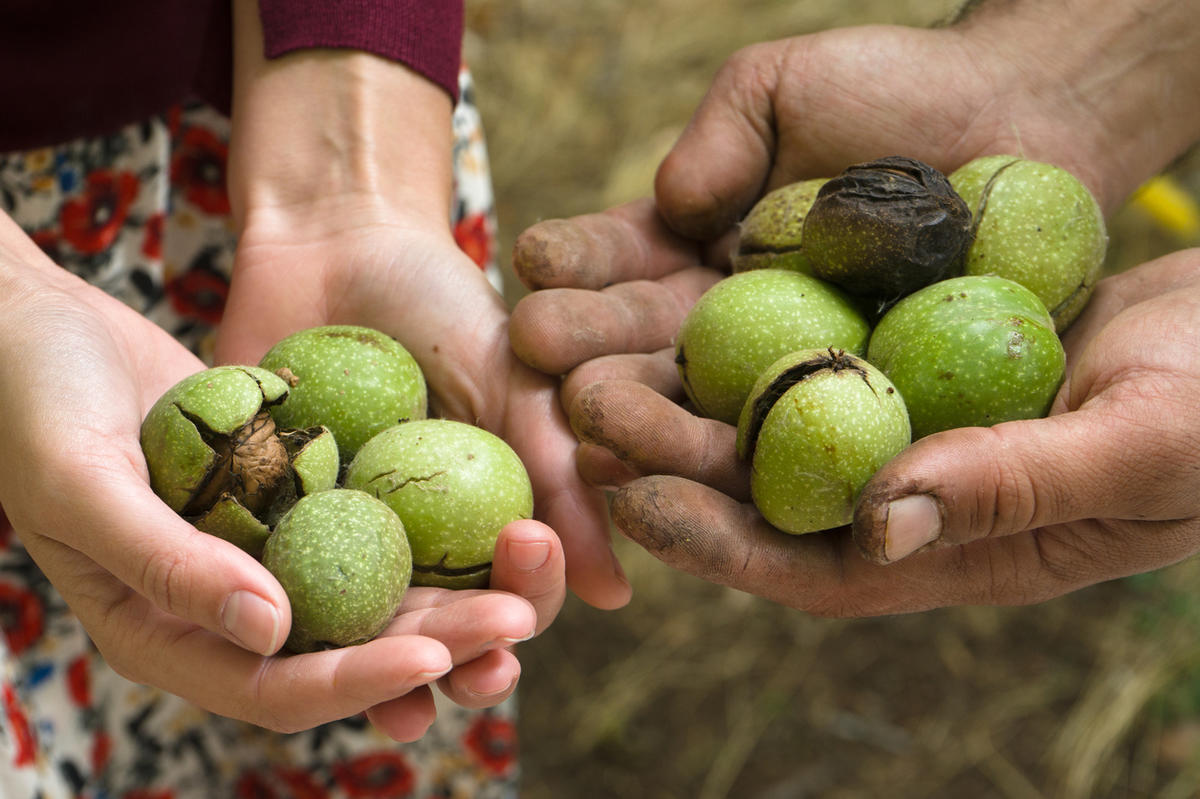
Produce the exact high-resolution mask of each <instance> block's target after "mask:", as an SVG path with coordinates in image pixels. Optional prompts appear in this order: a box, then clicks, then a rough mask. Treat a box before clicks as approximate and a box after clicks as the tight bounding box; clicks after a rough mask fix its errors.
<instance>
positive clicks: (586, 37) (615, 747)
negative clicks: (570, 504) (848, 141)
mask: <svg viewBox="0 0 1200 799" xmlns="http://www.w3.org/2000/svg"><path fill="white" fill-rule="evenodd" d="M956 6H957V0H842V1H841V2H834V1H833V0H824V1H823V2H816V1H815V0H814V1H813V2H807V3H797V2H781V1H780V0H741V2H734V1H733V0H708V1H707V2H703V3H696V2H694V0H693V2H685V1H684V0H651V1H650V2H647V3H630V2H627V1H625V0H620V1H619V0H591V2H582V1H581V0H504V1H503V2H502V1H501V0H468V2H467V10H468V27H469V34H468V42H467V48H466V53H467V56H468V60H469V62H470V63H471V65H472V68H473V71H474V72H475V77H476V81H477V83H478V86H479V102H480V107H481V109H482V110H483V114H484V118H485V124H486V126H487V131H488V139H489V147H490V150H491V158H492V167H493V177H494V180H495V185H496V193H497V200H498V216H499V222H500V228H501V231H500V232H501V240H502V254H501V257H502V259H503V258H506V257H507V253H508V251H509V250H510V248H511V243H512V240H513V238H514V237H515V236H516V234H517V233H518V232H520V230H522V229H524V228H525V227H527V226H528V225H530V224H532V223H534V222H536V221H537V220H539V219H543V218H550V217H561V216H569V215H572V214H577V213H583V212H587V211H592V210H598V209H600V208H603V207H607V206H609V205H612V204H615V203H618V202H621V201H624V200H627V199H631V198H633V197H637V196H641V195H644V194H646V193H648V192H649V190H650V186H651V180H652V177H653V172H654V168H655V166H656V164H657V162H658V159H659V158H660V157H661V155H662V154H663V153H664V152H665V151H666V149H667V148H668V147H669V146H670V144H671V142H672V141H673V140H674V137H675V136H676V134H677V133H678V131H679V130H680V129H681V128H682V126H683V125H684V124H685V123H686V121H687V119H688V117H689V116H690V114H691V111H692V109H693V108H694V107H695V105H696V103H697V102H698V101H699V99H700V97H701V96H702V94H703V92H704V90H705V88H706V87H707V85H708V82H709V80H710V79H711V77H712V75H713V73H714V72H715V71H716V69H717V67H718V66H719V65H720V64H721V63H722V62H723V61H724V60H725V58H727V57H728V55H729V54H730V53H732V52H733V51H734V50H735V49H737V48H738V47H740V46H743V45H746V44H749V43H752V42H754V41H758V40H760V39H764V38H779V37H783V36H787V35H791V34H799V33H805V32H810V31H814V30H818V29H822V28H828V27H834V26H840V25H849V24H858V23H862V22H890V23H900V24H918V25H925V24H931V23H934V22H936V21H938V20H940V19H943V18H944V17H945V16H946V15H947V14H948V13H949V12H950V11H951V10H952V9H953V8H955V7H956ZM1195 161H1196V159H1195V158H1193V159H1191V161H1189V162H1184V163H1181V164H1179V165H1177V166H1176V167H1175V168H1173V170H1172V174H1173V176H1174V177H1176V178H1177V179H1178V180H1179V182H1180V183H1181V184H1182V185H1183V186H1184V187H1185V188H1189V189H1191V190H1192V191H1193V192H1197V191H1200V178H1198V176H1200V164H1198V163H1196V162H1195ZM1110 234H1111V236H1112V245H1111V247H1110V264H1111V266H1112V268H1113V269H1121V268H1125V267H1127V266H1130V265H1133V264H1136V263H1140V262H1142V261H1144V260H1148V259H1149V258H1152V257H1154V256H1156V255H1159V254H1161V253H1163V252H1166V251H1169V250H1171V249H1174V248H1177V247H1179V246H1180V244H1181V242H1179V241H1178V240H1175V239H1173V238H1172V236H1171V234H1170V233H1169V232H1168V231H1166V230H1164V229H1163V228H1162V227H1161V226H1159V225H1156V224H1153V223H1152V220H1150V219H1149V217H1147V216H1146V214H1145V213H1144V212H1143V211H1141V210H1139V209H1137V208H1128V209H1126V210H1123V211H1121V212H1120V213H1119V214H1118V215H1117V216H1116V217H1115V218H1114V219H1113V220H1111V224H1110ZM516 293H518V292H517V291H516V290H514V296H515V294H516ZM617 545H618V551H619V552H620V554H621V556H622V560H623V563H624V564H625V566H626V569H627V571H628V573H629V576H630V579H631V581H632V582H633V585H634V592H635V594H634V601H633V603H632V604H631V605H630V606H629V607H628V608H625V609H624V610H621V611H618V612H613V613H605V612H600V611H596V610H593V609H591V608H588V607H587V606H585V605H583V604H582V603H579V602H577V601H574V600H571V601H569V602H568V605H567V607H566V608H565V609H564V611H563V613H562V615H561V616H560V618H559V620H558V621H557V623H556V624H555V625H554V626H553V627H552V628H551V630H550V631H549V632H548V633H547V634H545V635H544V636H542V637H541V638H539V639H537V640H535V641H533V642H530V643H529V644H525V645H523V648H522V651H521V655H522V660H523V663H524V665H525V674H524V677H523V679H522V682H521V686H522V693H521V698H522V718H521V734H522V741H523V747H524V755H523V760H524V767H525V771H526V778H525V791H524V794H523V795H524V797H525V799H562V798H564V797H568V798H570V799H575V798H578V799H591V797H597V798H601V797H633V799H684V798H685V797H686V798H687V799H695V798H696V797H699V799H717V798H718V797H726V796H729V797H739V799H740V798H742V797H745V798H746V799H802V798H803V797H821V798H822V799H825V798H828V799H843V798H844V799H850V798H851V797H875V796H888V797H900V798H901V799H906V798H907V797H980V798H981V799H983V798H985V797H1009V798H1016V797H1031V798H1032V797H1064V799H1083V798H1084V797H1164V799H1174V798H1175V797H1179V798H1180V799H1182V798H1183V797H1192V796H1200V787H1198V786H1200V594H1197V593H1196V591H1195V588H1194V587H1195V586H1196V585H1197V584H1198V579H1200V563H1198V562H1195V561H1193V562H1188V563H1185V564H1182V565H1180V566H1177V567H1174V568H1172V569H1168V570H1164V571H1162V572H1159V573H1156V574H1154V575H1148V576H1143V577H1139V578H1134V579H1130V580H1123V581H1118V582H1115V583H1110V584H1107V585H1103V586H1098V587H1095V588H1092V589H1088V590H1085V591H1081V592H1078V593H1076V594H1074V595H1071V596H1068V597H1064V598H1062V599H1060V600H1056V601H1054V602H1050V603H1047V604H1045V605H1042V606H1039V607H1036V608H1002V609H998V608H959V609H951V610H945V611H938V612H933V613H926V614H921V615H917V616H905V617H895V618H886V619H873V620H862V621H828V620H821V619H813V618H809V617H807V616H805V615H803V614H800V613H797V612H793V611H788V610H785V609H783V608H781V607H778V606H775V605H772V604H770V603H767V602H764V601H761V600H758V599H755V598H753V597H750V596H747V595H744V594H740V593H737V592H732V591H727V590H725V589H722V588H719V587H716V586H712V585H709V584H705V583H702V582H700V581H698V580H695V579H692V578H690V577H686V576H684V575H681V574H678V573H675V572H672V571H671V570H669V569H667V568H666V567H664V566H662V565H661V564H659V563H658V562H657V561H656V560H654V559H652V558H650V557H649V556H647V555H645V554H644V553H643V552H641V551H640V550H638V549H637V548H635V547H633V546H632V545H630V544H628V543H627V542H625V541H623V540H618V542H617Z"/></svg>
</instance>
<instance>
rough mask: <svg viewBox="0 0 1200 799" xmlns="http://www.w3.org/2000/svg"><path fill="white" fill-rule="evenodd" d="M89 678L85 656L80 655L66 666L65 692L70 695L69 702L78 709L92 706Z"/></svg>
mask: <svg viewBox="0 0 1200 799" xmlns="http://www.w3.org/2000/svg"><path fill="white" fill-rule="evenodd" d="M91 677H92V675H91V671H90V670H89V668H88V659H87V656H86V655H80V656H79V657H77V658H75V659H74V660H72V661H71V665H69V666H67V691H68V692H69V693H70V694H71V701H72V702H74V703H75V704H76V705H77V706H79V707H88V706H89V705H91V704H92V679H91Z"/></svg>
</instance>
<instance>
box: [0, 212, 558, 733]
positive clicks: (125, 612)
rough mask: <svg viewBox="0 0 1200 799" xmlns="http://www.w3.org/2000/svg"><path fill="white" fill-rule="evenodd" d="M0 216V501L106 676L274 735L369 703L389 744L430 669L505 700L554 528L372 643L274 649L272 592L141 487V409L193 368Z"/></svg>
mask: <svg viewBox="0 0 1200 799" xmlns="http://www.w3.org/2000/svg"><path fill="white" fill-rule="evenodd" d="M0 226H2V231H0V232H3V234H4V237H3V240H2V242H0V244H2V245H3V246H0V257H3V258H4V259H5V266H4V278H3V281H2V282H3V284H4V291H3V292H2V294H3V300H2V301H0V303H2V304H3V308H4V310H3V313H2V314H0V368H2V370H3V379H0V409H2V411H3V413H4V416H5V419H6V420H7V422H6V424H5V425H4V427H3V429H0V452H4V453H5V457H4V458H3V459H0V505H2V506H3V508H4V514H5V515H6V516H7V517H8V519H9V521H10V522H11V524H12V526H13V528H14V530H15V533H16V535H17V536H18V538H19V540H20V541H21V543H22V545H23V546H24V547H25V548H26V550H27V551H28V552H29V554H30V556H31V557H32V558H33V559H34V561H35V562H36V563H37V565H38V567H39V568H40V569H41V570H42V571H43V573H44V574H45V575H46V577H47V578H48V579H49V580H50V582H51V583H52V584H53V585H54V586H55V588H56V589H57V590H58V591H59V592H60V594H61V595H62V596H63V598H64V599H65V600H66V602H67V603H68V604H69V606H70V607H71V609H72V611H73V612H74V613H75V614H76V616H77V617H78V618H79V620H80V622H81V623H82V625H83V627H84V629H85V630H86V631H87V633H88V635H89V636H90V637H91V638H92V640H93V641H94V642H95V644H96V646H97V648H98V649H99V651H100V652H101V654H102V655H103V656H104V658H105V659H106V661H107V662H108V663H109V664H110V665H111V666H112V668H113V669H114V670H115V671H117V672H118V673H119V674H121V675H123V676H125V677H127V678H128V679H131V680H133V681H136V682H142V683H146V684H149V685H153V686H155V687H157V688H161V689H163V690H165V691H168V692H170V693H173V694H176V695H178V696H181V697H183V698H185V699H187V700H190V701H192V702H194V703H195V704H197V705H199V706H200V707H202V708H205V709H207V710H210V711H213V712H216V713H219V714H222V715H226V716H229V717H232V718H237V719H242V720H246V721H249V722H252V723H255V724H258V725H261V726H264V727H269V728H272V729H276V730H285V731H290V730H298V729H304V728H308V727H311V726H314V725H316V724H319V723H322V722H325V721H331V720H334V719H339V718H343V717H345V716H348V715H352V714H354V713H357V712H360V711H363V710H370V712H371V713H372V714H376V713H379V714H380V717H379V718H378V719H377V723H378V724H380V726H381V727H382V728H383V729H384V730H385V731H387V732H388V733H389V734H392V735H393V736H395V737H398V738H405V739H408V738H414V737H418V736H419V735H420V734H421V733H422V732H423V731H424V729H425V728H426V727H427V726H428V724H429V723H430V722H431V721H432V719H433V708H432V704H431V702H430V697H429V695H428V689H427V688H425V687H424V686H426V685H427V684H429V683H431V682H433V681H436V680H438V679H439V678H440V679H441V680H442V681H443V683H444V685H445V686H446V687H447V692H448V693H450V694H451V696H452V697H454V698H456V699H460V700H461V701H463V703H464V704H471V705H473V706H481V705H484V704H494V703H495V702H499V701H501V700H502V699H503V698H504V697H505V696H506V695H507V694H508V693H509V691H510V690H511V684H512V683H513V682H514V681H515V679H516V676H517V675H518V674H519V666H518V665H517V664H516V663H515V661H514V660H513V659H512V658H511V656H510V655H508V654H507V653H505V652H503V650H504V649H505V648H506V647H507V646H509V645H510V644H511V643H512V642H513V641H516V640H522V639H525V638H528V637H530V636H531V635H533V634H534V632H535V631H536V630H537V628H538V618H539V616H552V615H553V613H554V612H555V611H556V610H557V607H558V606H559V605H560V604H561V601H562V598H561V586H562V582H563V578H562V572H563V559H562V552H561V548H560V545H559V542H558V539H557V537H556V536H555V535H554V534H553V531H551V530H550V529H549V528H546V527H545V526H544V525H541V524H540V523H538V522H534V521H523V522H516V523H513V524H512V525H509V526H508V527H507V528H506V529H505V530H504V531H503V534H502V538H501V544H500V546H498V548H497V553H496V563H495V566H494V570H495V572H496V574H497V578H496V579H497V584H498V587H499V588H501V589H505V590H504V591H497V592H491V593H490V594H489V595H488V596H486V597H480V596H475V595H472V594H470V593H469V592H457V593H456V592H450V591H435V590H428V591H414V592H413V594H412V596H411V597H408V598H406V603H405V605H404V607H403V608H402V610H401V613H400V614H399V615H398V616H397V618H396V620H395V622H394V624H393V625H392V627H391V628H390V629H389V631H388V632H387V634H385V635H383V636H381V637H379V638H377V639H376V640H374V641H372V642H370V643H368V644H364V645H362V646H361V647H349V648H345V649H335V650H328V651H324V652H319V653H313V654H306V655H299V656H281V655H276V654H274V653H275V652H276V650H278V648H279V646H280V645H281V644H282V642H283V640H284V639H285V638H286V635H287V631H288V628H289V625H290V611H289V606H288V601H287V597H286V595H285V594H284V592H283V590H282V588H281V587H280V586H279V584H278V583H277V582H276V581H275V580H274V578H273V577H272V576H271V575H270V574H269V573H268V572H267V571H266V570H265V569H264V568H263V567H262V566H261V565H260V564H258V563H257V562H256V561H255V560H254V559H253V558H251V557H250V556H249V555H246V554H245V553H244V552H242V551H241V550H239V549H237V548H236V547H234V546H232V545H230V544H228V543H226V542H224V541H222V540H220V539H218V538H215V537H213V536H209V535H206V534H204V533H201V532H199V531H197V530H196V529H195V528H194V527H192V526H191V525H190V524H188V523H187V522H186V521H185V520H184V519H182V518H181V517H179V516H178V515H177V514H175V513H174V512H173V511H171V510H170V509H169V508H168V507H167V506H166V505H165V504H164V503H163V502H161V501H160V500H159V499H158V497H157V496H155V495H154V493H153V492H152V491H151V489H150V487H149V484H148V477H147V473H146V466H145V461H144V459H143V457H142V453H141V448H140V444H139V428H140V425H141V420H142V418H143V417H144V415H145V412H146V411H147V410H148V409H149V407H150V405H151V404H152V403H153V402H154V401H155V400H156V399H157V398H158V396H160V395H161V393H162V392H163V391H164V390H166V389H167V388H168V387H169V386H170V385H172V384H173V383H174V382H176V381H177V380H178V379H180V378H182V377H184V376H186V375H188V374H192V373H194V372H195V371H198V370H199V369H201V368H203V365H202V364H201V363H200V362H199V361H198V360H197V359H196V358H195V357H193V356H192V355H191V354H190V353H189V352H187V351H186V350H185V349H184V348H183V347H181V346H180V345H179V344H178V343H177V342H176V341H175V340H174V339H172V338H171V337H170V336H169V335H167V334H166V333H165V332H164V331H162V330H161V329H159V328H157V327H156V326H154V325H153V324H152V323H150V322H148V321H147V320H145V319H144V318H143V317H142V316H140V315H139V314H136V313H135V312H133V311H132V310H130V309H129V308H127V307H126V306H124V305H123V304H121V303H119V302H118V301H116V300H114V299H112V298H111V297H108V296H107V295H105V294H104V293H102V292H101V291H99V290H97V289H95V288H92V287H89V286H87V285H85V284H84V283H83V282H82V281H79V280H78V279H76V278H74V277H72V276H70V275H68V274H67V273H66V272H65V271H63V270H61V269H59V268H58V267H56V266H54V265H53V264H52V263H50V262H49V261H46V260H45V257H44V256H43V255H42V254H41V253H40V251H38V250H37V248H36V247H34V245H33V244H32V243H30V242H28V240H27V239H23V237H21V236H20V234H19V231H17V230H16V229H15V227H14V226H12V225H11V223H10V222H9V221H8V220H7V219H3V220H0ZM10 245H11V246H10ZM529 553H533V554H534V555H536V557H531V556H530V554H529ZM539 561H540V565H539ZM464 618H469V619H471V622H470V624H466V625H464V624H463V623H462V619H464ZM456 666H461V667H462V668H463V669H464V671H463V673H461V674H460V673H459V672H458V670H457V669H454V667H456ZM452 669H454V670H453V671H452ZM397 708H404V709H405V710H406V712H404V713H398V712H397Z"/></svg>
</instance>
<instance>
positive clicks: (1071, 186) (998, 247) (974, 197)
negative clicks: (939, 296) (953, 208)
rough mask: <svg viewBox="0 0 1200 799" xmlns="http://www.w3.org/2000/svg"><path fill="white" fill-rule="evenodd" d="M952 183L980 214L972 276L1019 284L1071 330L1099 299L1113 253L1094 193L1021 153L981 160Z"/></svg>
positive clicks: (972, 254) (969, 271) (976, 222)
mask: <svg viewBox="0 0 1200 799" xmlns="http://www.w3.org/2000/svg"><path fill="white" fill-rule="evenodd" d="M950 182H951V184H952V185H953V186H954V188H955V189H956V190H957V191H958V193H959V194H960V195H962V197H963V199H964V200H966V202H967V204H968V205H969V206H970V207H971V210H972V213H973V215H974V225H975V240H974V243H973V244H972V245H971V249H970V251H969V252H968V254H967V265H966V274H969V275H999V276H1000V277H1006V278H1008V279H1009V280H1015V281H1016V282H1018V283H1020V284H1021V285H1022V286H1025V287H1026V288H1028V289H1029V290H1030V291H1032V292H1033V293H1034V294H1036V295H1037V296H1038V297H1039V298H1040V299H1041V301H1042V302H1043V303H1044V304H1045V306H1046V307H1047V308H1049V309H1050V316H1051V317H1053V319H1054V324H1055V328H1056V329H1057V330H1058V331H1059V332H1062V331H1063V330H1065V329H1066V328H1067V326H1068V325H1069V324H1071V322H1072V321H1074V320H1075V317H1077V316H1078V315H1079V312H1080V311H1082V310H1083V307H1084V305H1086V304H1087V301H1088V299H1089V298H1090V297H1091V294H1092V289H1093V288H1094V286H1095V284H1096V281H1097V279H1098V278H1099V276H1100V271H1101V268H1102V267H1103V265H1104V256H1105V253H1106V251H1107V249H1108V234H1107V233H1106V231H1105V226H1104V214H1103V213H1102V212H1101V210H1100V206H1099V204H1097V202H1096V200H1095V198H1094V197H1093V196H1092V194H1091V192H1089V191H1088V189H1087V187H1086V186H1084V185H1083V184H1082V183H1081V182H1080V181H1079V179H1078V178H1076V177H1075V176H1074V175H1072V174H1071V173H1070V172H1068V171H1067V170H1065V169H1062V168H1061V167H1057V166H1054V165H1053V164H1047V163H1042V162H1040V161H1030V160H1028V159H1025V158H1019V157H1017V156H1015V155H990V156H984V157H982V158H977V159H975V160H974V161H971V162H970V163H968V164H966V165H964V166H962V167H961V168H959V169H958V170H956V171H955V172H953V173H951V175H950Z"/></svg>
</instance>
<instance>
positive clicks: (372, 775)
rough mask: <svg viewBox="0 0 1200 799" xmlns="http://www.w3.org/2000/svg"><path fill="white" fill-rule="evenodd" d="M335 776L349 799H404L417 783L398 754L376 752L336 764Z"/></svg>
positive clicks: (334, 767)
mask: <svg viewBox="0 0 1200 799" xmlns="http://www.w3.org/2000/svg"><path fill="white" fill-rule="evenodd" d="M333 775H334V777H335V778H336V779H337V783H338V785H339V786H341V788H342V790H344V791H345V792H346V795H347V796H350V797H356V798H357V797H369V798H370V799H402V797H405V796H408V795H410V794H411V793H412V790H413V786H414V784H415V782H416V780H415V779H414V777H413V771H412V769H411V768H410V767H409V765H408V761H407V760H405V758H404V755H402V754H400V753H399V752H373V753H369V754H365V755H360V756H359V757H356V758H352V759H350V760H347V761H344V762H342V763H335V764H334V765H333Z"/></svg>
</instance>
